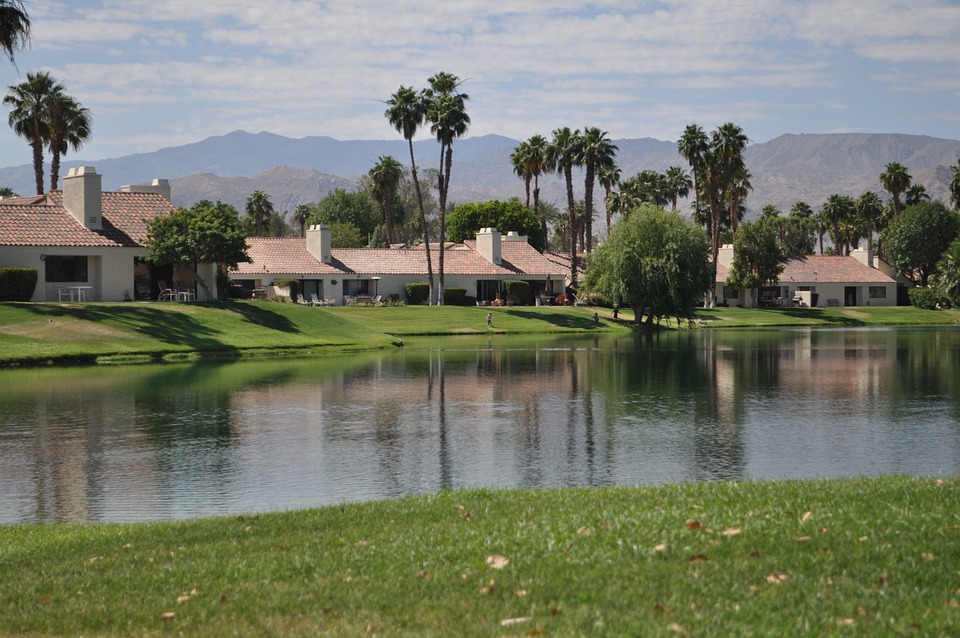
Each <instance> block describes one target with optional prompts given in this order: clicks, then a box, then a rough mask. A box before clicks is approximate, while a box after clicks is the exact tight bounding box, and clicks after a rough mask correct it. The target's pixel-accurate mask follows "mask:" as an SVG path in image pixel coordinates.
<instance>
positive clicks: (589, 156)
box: [578, 126, 617, 253]
mask: <svg viewBox="0 0 960 638" xmlns="http://www.w3.org/2000/svg"><path fill="white" fill-rule="evenodd" d="M578 150H579V158H578V163H579V164H580V165H581V166H583V167H584V178H583V205H584V210H585V213H586V228H585V231H586V239H587V244H586V251H587V252H588V253H589V252H590V251H591V250H592V249H593V187H594V184H595V183H596V177H597V171H600V170H604V169H607V168H612V167H613V166H615V165H616V158H617V146H616V145H615V144H614V143H613V142H611V141H610V138H609V137H607V132H606V131H602V130H600V129H599V128H597V127H595V126H589V127H587V128H585V129H583V137H582V139H581V142H580V147H579V149H578Z"/></svg>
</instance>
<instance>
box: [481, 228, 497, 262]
mask: <svg viewBox="0 0 960 638" xmlns="http://www.w3.org/2000/svg"><path fill="white" fill-rule="evenodd" d="M477 252H478V253H480V254H481V255H483V257H484V258H486V260H487V261H489V262H490V263H491V264H494V265H496V266H499V265H500V231H498V230H497V229H496V228H481V229H480V232H479V233H477Z"/></svg>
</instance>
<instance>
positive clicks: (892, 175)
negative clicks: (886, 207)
mask: <svg viewBox="0 0 960 638" xmlns="http://www.w3.org/2000/svg"><path fill="white" fill-rule="evenodd" d="M912 180H913V178H912V177H910V173H908V172H907V167H906V166H904V165H903V164H901V163H900V162H890V163H889V164H887V165H886V167H884V171H883V172H882V173H880V184H881V185H882V186H883V189H884V190H885V191H887V192H888V193H890V196H891V197H892V198H893V215H894V217H896V216H897V215H899V214H900V210H901V209H902V208H903V206H902V205H901V203H900V194H901V193H903V192H905V191H906V190H907V189H908V188H910V183H911V181H912Z"/></svg>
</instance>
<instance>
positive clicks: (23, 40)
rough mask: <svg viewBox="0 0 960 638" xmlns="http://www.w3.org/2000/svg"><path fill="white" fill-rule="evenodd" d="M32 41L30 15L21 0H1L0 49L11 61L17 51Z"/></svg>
mask: <svg viewBox="0 0 960 638" xmlns="http://www.w3.org/2000/svg"><path fill="white" fill-rule="evenodd" d="M29 42H30V16H28V15H27V11H26V9H24V7H23V2H21V0H0V51H3V53H4V54H5V55H6V56H7V58H8V59H9V60H10V62H11V63H14V61H13V54H14V52H16V51H19V50H21V49H24V48H26V46H27V44H28V43H29Z"/></svg>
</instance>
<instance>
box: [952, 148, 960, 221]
mask: <svg viewBox="0 0 960 638" xmlns="http://www.w3.org/2000/svg"><path fill="white" fill-rule="evenodd" d="M950 170H951V171H953V179H951V180H950V201H951V202H952V203H953V207H954V208H955V209H960V158H958V159H957V163H956V164H955V165H953V166H951V167H950Z"/></svg>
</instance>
